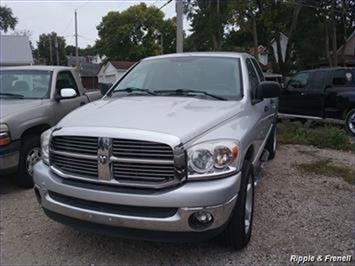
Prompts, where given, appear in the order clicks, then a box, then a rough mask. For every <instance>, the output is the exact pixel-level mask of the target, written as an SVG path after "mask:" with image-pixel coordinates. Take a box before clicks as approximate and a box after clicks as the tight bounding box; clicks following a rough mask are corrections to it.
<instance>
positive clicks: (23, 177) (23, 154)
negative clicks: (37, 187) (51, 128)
mask: <svg viewBox="0 0 355 266" xmlns="http://www.w3.org/2000/svg"><path fill="white" fill-rule="evenodd" d="M40 159H41V145H40V139H39V137H37V136H29V137H26V138H25V139H24V140H23V143H22V145H21V151H20V165H19V171H18V172H17V174H16V179H15V181H16V184H17V185H18V186H20V187H23V188H31V187H32V186H33V177H32V176H33V166H34V165H35V163H37V162H38V161H39V160H40Z"/></svg>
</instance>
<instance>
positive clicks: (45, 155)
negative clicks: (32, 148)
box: [41, 128, 53, 165]
mask: <svg viewBox="0 0 355 266" xmlns="http://www.w3.org/2000/svg"><path fill="white" fill-rule="evenodd" d="M52 131H53V129H52V128H50V129H47V130H46V131H44V132H43V133H42V135H41V148H42V160H43V162H44V163H45V164H47V165H49V141H50V138H51V134H52Z"/></svg>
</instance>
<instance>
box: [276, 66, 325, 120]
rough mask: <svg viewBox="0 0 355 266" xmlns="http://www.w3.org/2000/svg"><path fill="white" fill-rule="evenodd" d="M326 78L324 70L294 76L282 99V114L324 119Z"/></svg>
mask: <svg viewBox="0 0 355 266" xmlns="http://www.w3.org/2000/svg"><path fill="white" fill-rule="evenodd" d="M326 76H327V71H324V70H320V71H312V72H309V71H307V72H300V73H298V74H296V75H295V76H293V77H292V78H291V79H290V81H289V82H288V83H287V86H286V88H285V89H284V90H283V93H282V95H281V97H280V113H284V114H292V115H301V116H312V117H323V108H324V90H325V84H326Z"/></svg>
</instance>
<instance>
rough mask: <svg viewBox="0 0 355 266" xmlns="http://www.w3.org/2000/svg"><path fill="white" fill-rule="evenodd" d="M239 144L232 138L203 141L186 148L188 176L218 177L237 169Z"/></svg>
mask: <svg viewBox="0 0 355 266" xmlns="http://www.w3.org/2000/svg"><path fill="white" fill-rule="evenodd" d="M238 153H239V146H238V143H237V142H236V141H233V140H214V141H209V142H203V143H199V144H196V145H194V146H192V147H190V148H189V149H188V150H187V156H188V160H187V166H188V178H206V177H207V178H208V177H218V176H220V175H225V174H228V173H232V172H234V171H235V170H236V169H237V159H238Z"/></svg>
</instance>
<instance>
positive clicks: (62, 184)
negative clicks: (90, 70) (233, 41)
mask: <svg viewBox="0 0 355 266" xmlns="http://www.w3.org/2000/svg"><path fill="white" fill-rule="evenodd" d="M279 93H280V87H279V85H278V84H277V83H275V82H267V81H264V77H263V75H262V72H261V69H260V67H259V65H258V63H257V62H256V60H255V59H254V58H253V57H251V56H250V55H248V54H239V53H189V54H173V55H165V56H157V57H151V58H146V59H144V60H142V61H141V62H139V63H138V64H137V65H136V66H134V67H133V68H132V69H131V70H130V71H128V72H127V73H126V74H125V75H124V76H123V77H122V78H121V79H120V80H119V81H118V82H117V83H116V84H114V85H113V87H112V88H111V89H110V90H109V91H108V92H107V94H106V95H105V96H104V97H103V98H102V99H101V100H99V101H96V102H94V103H91V104H88V105H86V106H84V107H82V108H80V109H79V110H76V111H74V112H72V113H70V114H69V115H67V116H66V117H65V118H64V119H62V120H61V121H60V123H59V124H58V125H56V126H55V127H52V128H51V129H49V130H47V131H46V132H44V133H43V134H42V156H43V157H42V161H40V162H39V163H37V164H36V165H35V167H34V181H35V188H34V190H35V194H36V196H37V199H38V201H39V203H40V204H41V206H42V207H43V209H44V211H45V213H46V214H47V215H48V216H49V217H50V218H52V219H54V220H56V221H59V222H62V223H64V224H69V225H72V226H77V227H79V228H81V229H83V228H84V229H87V230H92V231H95V232H99V233H107V234H109V235H117V236H122V237H129V238H143V239H151V240H152V239H155V240H164V241H168V240H169V241H170V240H175V241H189V240H202V239H206V238H211V237H213V236H216V235H217V234H219V233H221V232H223V231H224V234H225V237H226V239H227V240H228V241H229V243H230V244H232V246H233V247H234V248H236V249H239V248H242V247H244V246H245V245H246V244H247V243H248V242H249V239H250V236H251V231H252V219H253V218H252V217H253V202H254V184H255V183H257V181H258V180H259V178H260V171H261V168H262V164H263V162H265V161H267V160H268V159H272V158H273V157H274V156H275V152H276V131H275V127H276V125H275V115H276V113H277V106H278V100H277V97H278V95H279Z"/></svg>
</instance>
